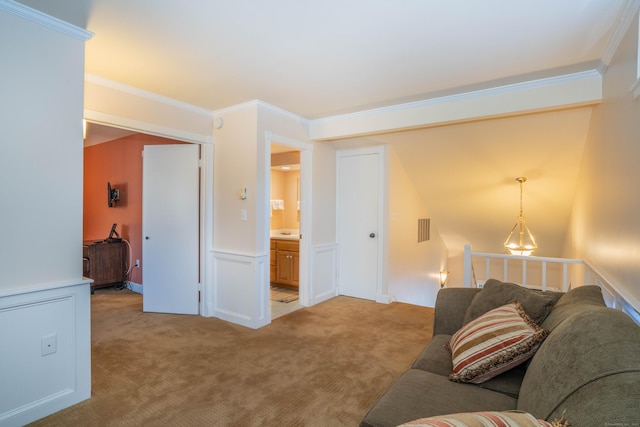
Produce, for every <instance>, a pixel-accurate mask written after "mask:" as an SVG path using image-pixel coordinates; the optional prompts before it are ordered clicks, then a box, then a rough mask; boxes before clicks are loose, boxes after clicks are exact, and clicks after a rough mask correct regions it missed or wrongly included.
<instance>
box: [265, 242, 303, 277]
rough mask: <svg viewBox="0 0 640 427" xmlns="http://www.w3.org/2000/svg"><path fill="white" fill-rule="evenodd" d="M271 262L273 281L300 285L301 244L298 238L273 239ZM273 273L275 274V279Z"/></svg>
mask: <svg viewBox="0 0 640 427" xmlns="http://www.w3.org/2000/svg"><path fill="white" fill-rule="evenodd" d="M271 263H272V270H271V272H272V280H271V281H272V282H273V283H275V284H278V285H284V286H289V287H293V288H297V287H298V283H299V277H300V244H299V242H298V241H297V240H271ZM274 263H275V266H274V265H273V264H274ZM273 275H275V280H274V279H273Z"/></svg>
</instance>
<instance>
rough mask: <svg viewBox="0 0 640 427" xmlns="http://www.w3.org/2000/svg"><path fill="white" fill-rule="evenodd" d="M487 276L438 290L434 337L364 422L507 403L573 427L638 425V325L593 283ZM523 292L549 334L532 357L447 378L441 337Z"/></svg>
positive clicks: (374, 425) (381, 424)
mask: <svg viewBox="0 0 640 427" xmlns="http://www.w3.org/2000/svg"><path fill="white" fill-rule="evenodd" d="M492 282H494V283H490V281H487V283H486V284H485V287H484V288H483V289H482V290H481V289H475V288H445V289H442V290H441V291H440V292H439V294H438V297H437V301H436V308H435V320H434V331H433V338H432V340H431V341H430V342H429V343H428V344H427V346H426V347H425V348H424V350H423V351H422V353H421V354H420V355H419V356H418V358H417V360H416V361H415V362H414V364H413V366H412V367H411V368H410V369H409V370H407V371H406V372H405V373H404V374H402V376H401V377H400V378H398V379H397V380H396V381H395V383H394V384H392V385H391V387H390V388H389V389H388V390H387V391H386V392H385V393H384V394H383V395H382V396H381V397H380V398H379V400H378V401H377V403H376V404H375V405H374V406H373V407H372V408H371V409H370V410H369V412H368V413H367V414H366V416H365V417H364V419H363V420H362V422H361V423H360V426H361V427H387V426H397V425H399V424H402V423H404V422H408V421H411V420H415V419H419V418H425V417H433V416H437V415H444V414H452V413H460V412H478V411H507V410H520V411H525V412H528V413H530V414H532V415H533V416H535V417H536V418H538V419H543V420H547V421H549V422H551V421H553V420H557V419H561V418H562V416H563V415H564V418H565V419H566V421H568V422H569V423H570V425H571V426H576V427H577V426H613V425H620V426H632V425H640V327H639V326H638V325H636V324H635V323H634V322H633V321H632V319H631V318H630V317H629V316H627V315H626V314H624V313H622V312H620V311H618V310H614V309H611V308H607V307H606V306H605V303H604V301H603V298H602V293H601V290H600V288H598V287H596V286H583V287H578V288H575V289H573V290H571V291H569V292H567V293H566V294H561V293H553V292H537V291H531V290H527V289H524V288H522V287H519V286H517V285H514V284H509V283H501V282H498V281H495V280H492ZM481 293H482V295H481ZM527 298H533V299H537V302H536V303H534V304H529V307H527V305H526V304H523V308H524V309H525V311H526V312H527V314H528V315H529V316H530V317H532V318H534V320H536V321H537V322H540V323H538V324H539V325H540V326H542V327H543V328H545V329H547V330H548V331H550V332H549V335H548V336H547V338H546V339H545V340H544V342H543V343H542V344H541V345H540V347H539V348H538V350H537V351H536V353H535V354H534V356H533V357H532V358H531V359H530V360H528V361H527V362H524V363H523V364H521V365H519V366H517V367H515V368H513V369H511V370H509V371H507V372H504V373H502V374H500V375H498V376H496V377H494V378H492V379H490V380H488V381H486V382H484V383H481V384H478V385H476V384H466V383H458V382H453V381H451V380H449V378H448V376H449V374H450V373H451V371H452V361H451V353H450V351H449V350H448V349H447V348H445V343H447V342H449V340H450V339H451V336H452V335H453V334H454V333H455V332H456V331H457V330H458V329H460V328H461V327H462V326H463V325H464V324H465V323H467V322H468V321H469V320H470V319H471V318H474V317H478V315H479V314H478V313H479V312H484V311H488V310H490V309H492V308H495V307H499V306H500V305H502V304H506V303H508V302H511V301H513V300H514V299H515V300H524V301H526V300H527ZM474 310H475V313H473V311H474ZM480 314H482V313H480Z"/></svg>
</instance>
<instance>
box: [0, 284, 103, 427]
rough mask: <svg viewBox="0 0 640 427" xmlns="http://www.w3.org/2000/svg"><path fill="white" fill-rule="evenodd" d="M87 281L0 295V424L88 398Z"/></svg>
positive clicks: (22, 421)
mask: <svg viewBox="0 0 640 427" xmlns="http://www.w3.org/2000/svg"><path fill="white" fill-rule="evenodd" d="M90 309H91V300H90V286H89V281H85V280H80V281H78V284H68V283H64V284H53V285H44V286H41V287H39V288H38V289H37V290H22V291H21V293H14V294H11V295H7V294H4V295H0V325H2V327H0V343H2V344H0V378H2V380H1V381H0V384H1V386H0V425H3V426H5V425H7V426H13V425H16V426H18V425H24V424H28V423H30V422H32V421H35V420H37V419H40V418H42V417H45V416H47V415H50V414H52V413H54V412H57V411H59V410H61V409H63V408H66V407H68V406H71V405H74V404H76V403H78V402H81V401H83V400H85V399H88V398H89V397H91V332H90V331H91V316H90Z"/></svg>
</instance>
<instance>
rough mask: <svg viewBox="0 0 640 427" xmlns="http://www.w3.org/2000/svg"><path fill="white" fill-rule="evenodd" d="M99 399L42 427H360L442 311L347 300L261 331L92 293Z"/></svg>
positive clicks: (128, 297)
mask: <svg viewBox="0 0 640 427" xmlns="http://www.w3.org/2000/svg"><path fill="white" fill-rule="evenodd" d="M91 303H92V307H91V314H92V325H91V326H92V327H91V331H92V397H91V399H89V400H87V401H84V402H81V403H79V404H78V405H75V406H73V407H71V408H67V409H65V410H63V411H60V412H58V413H56V414H53V415H51V416H49V417H47V418H44V419H42V420H39V421H37V422H35V423H33V424H32V425H34V426H70V425H74V426H243V427H249V426H323V427H324V426H357V425H358V423H359V421H360V420H361V419H362V417H363V416H364V414H365V413H366V411H367V410H368V409H369V407H370V406H371V405H372V404H373V403H374V402H375V401H376V399H377V398H378V396H379V395H380V394H381V393H382V392H383V391H384V390H385V389H386V388H387V387H388V386H389V385H390V384H391V383H392V382H393V381H394V380H395V379H396V378H397V377H398V376H399V375H400V374H401V373H402V372H403V371H404V370H405V369H407V368H408V367H409V366H410V365H411V363H412V362H413V360H414V359H415V358H416V357H417V355H418V354H419V352H420V351H421V349H422V348H423V346H424V345H425V344H426V343H427V342H428V341H429V339H430V337H431V330H432V325H433V309H431V308H425V307H419V306H413V305H408V304H402V303H393V304H388V305H385V304H376V303H374V302H372V301H365V300H359V299H354V298H348V297H337V298H334V299H332V300H329V301H326V302H324V303H321V304H318V305H316V306H314V307H309V308H302V309H299V310H297V311H295V312H293V313H291V314H288V315H286V316H284V317H281V318H278V319H276V320H274V321H273V323H272V324H271V325H269V326H266V327H264V328H261V329H259V330H252V329H247V328H244V327H242V326H237V325H234V324H230V323H226V322H224V321H221V320H219V319H213V318H203V317H200V316H181V315H169V314H155V313H143V312H142V296H141V295H139V294H136V293H133V292H130V291H127V290H124V291H115V290H113V289H104V290H97V291H96V293H95V295H93V296H92V297H91Z"/></svg>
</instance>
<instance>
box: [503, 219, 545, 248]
mask: <svg viewBox="0 0 640 427" xmlns="http://www.w3.org/2000/svg"><path fill="white" fill-rule="evenodd" d="M504 247H505V248H507V250H508V251H509V253H510V254H511V255H522V256H530V255H531V254H532V253H533V251H535V250H536V249H538V245H537V244H536V240H535V239H534V238H533V234H531V231H529V227H527V224H526V222H525V221H524V217H522V216H521V217H518V221H517V222H516V224H515V225H514V226H513V228H512V229H511V233H509V236H507V240H505V241H504Z"/></svg>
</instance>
